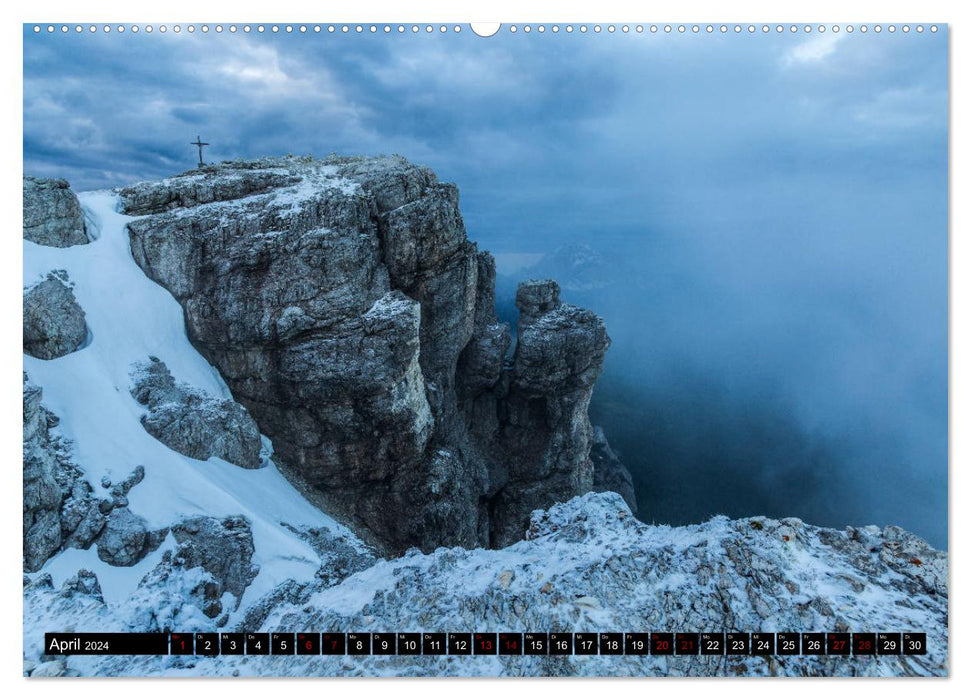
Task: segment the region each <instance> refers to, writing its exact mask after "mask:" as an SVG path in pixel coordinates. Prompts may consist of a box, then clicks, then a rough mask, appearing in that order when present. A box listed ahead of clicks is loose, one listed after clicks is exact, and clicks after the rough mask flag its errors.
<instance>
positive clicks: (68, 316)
mask: <svg viewBox="0 0 971 700" xmlns="http://www.w3.org/2000/svg"><path fill="white" fill-rule="evenodd" d="M63 277H64V279H66V275H64V276H63ZM87 334H88V326H87V324H86V323H85V320H84V310H83V309H82V308H81V307H80V305H79V304H78V302H77V299H75V298H74V292H73V291H72V290H71V288H70V287H69V286H68V285H66V284H65V283H64V280H63V279H62V278H61V277H58V276H56V275H53V274H52V275H49V276H48V277H47V279H45V280H44V281H43V282H41V283H40V284H37V285H34V286H33V287H31V288H30V289H29V290H28V291H27V292H26V293H24V352H26V353H27V354H28V355H31V356H32V357H37V358H40V359H41V360H53V359H54V358H57V357H63V356H64V355H67V354H69V353H72V352H74V351H75V350H77V349H78V348H79V347H80V346H81V345H82V344H83V343H84V341H85V338H87Z"/></svg>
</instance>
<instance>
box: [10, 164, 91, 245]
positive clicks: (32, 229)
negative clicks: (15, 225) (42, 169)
mask: <svg viewBox="0 0 971 700" xmlns="http://www.w3.org/2000/svg"><path fill="white" fill-rule="evenodd" d="M24 238H26V239H27V240H28V241H33V242H34V243H39V244H40V245H47V246H53V247H55V248H67V247H69V246H72V245H82V244H84V243H87V242H88V236H87V233H86V232H85V225H84V213H83V212H82V211H81V204H80V203H79V202H78V198H77V197H76V196H75V194H74V192H72V191H71V187H70V185H69V184H68V183H67V180H48V179H42V178H36V177H28V176H25V177H24Z"/></svg>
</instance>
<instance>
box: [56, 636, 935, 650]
mask: <svg viewBox="0 0 971 700" xmlns="http://www.w3.org/2000/svg"><path fill="white" fill-rule="evenodd" d="M44 649H45V653H47V654H51V655H65V656H69V655H74V654H83V655H121V656H131V655H155V656H162V655H169V654H174V655H186V656H220V655H222V656H235V655H244V654H245V655H251V656H254V655H255V656H260V655H263V656H320V655H324V656H335V655H336V656H346V655H350V656H422V655H423V656H558V655H559V656H612V655H616V656H620V655H625V656H648V655H652V656H899V655H924V654H926V653H927V634H926V633H924V632H853V633H850V632H449V633H445V632H221V633H220V632H196V633H192V632H172V633H101V632H94V633H84V632H48V633H46V634H45V635H44Z"/></svg>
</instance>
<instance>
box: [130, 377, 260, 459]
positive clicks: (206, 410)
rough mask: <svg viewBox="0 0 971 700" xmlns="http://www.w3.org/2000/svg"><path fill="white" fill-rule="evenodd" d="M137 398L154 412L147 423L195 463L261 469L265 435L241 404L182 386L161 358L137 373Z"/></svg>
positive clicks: (151, 430) (134, 387) (133, 390)
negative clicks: (224, 463)
mask: <svg viewBox="0 0 971 700" xmlns="http://www.w3.org/2000/svg"><path fill="white" fill-rule="evenodd" d="M131 394H132V396H134V397H135V400H136V401H138V402H139V403H140V404H142V405H144V406H146V407H147V408H148V413H147V414H146V415H144V416H143V417H142V425H143V426H145V430H147V431H148V432H149V433H150V434H151V435H153V436H155V437H156V438H158V439H159V441H161V442H163V443H164V444H166V445H168V446H169V447H171V448H172V449H173V450H175V451H177V452H181V453H182V454H184V455H186V456H188V457H192V458H194V459H202V460H206V459H209V458H210V457H221V458H222V459H224V460H226V461H227V462H230V463H232V464H236V465H238V466H240V467H245V468H247V469H256V468H258V467H259V466H260V462H261V459H260V449H261V446H262V443H261V441H260V431H259V428H258V427H257V425H256V422H255V421H254V420H253V419H252V418H251V417H250V415H249V413H248V412H247V411H246V409H245V408H243V407H242V406H240V405H239V404H238V403H236V402H235V401H230V400H228V399H218V398H214V397H211V396H205V395H203V394H201V393H199V392H197V391H194V390H193V389H192V388H191V387H189V386H188V385H186V384H177V383H176V381H175V379H174V378H173V377H172V374H171V373H170V372H169V370H168V368H167V367H166V366H165V363H164V362H162V361H161V360H159V359H157V358H150V359H149V360H148V362H145V363H142V364H140V365H138V366H137V367H136V368H135V370H134V371H133V372H132V387H131Z"/></svg>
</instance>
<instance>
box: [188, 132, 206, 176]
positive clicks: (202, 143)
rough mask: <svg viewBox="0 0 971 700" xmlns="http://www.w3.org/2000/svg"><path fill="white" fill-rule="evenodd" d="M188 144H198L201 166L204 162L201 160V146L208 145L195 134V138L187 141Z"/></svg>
mask: <svg viewBox="0 0 971 700" xmlns="http://www.w3.org/2000/svg"><path fill="white" fill-rule="evenodd" d="M189 145H190V146H198V147H199V167H200V168H201V167H202V166H203V165H205V163H203V162H202V147H203V146H208V145H209V144H208V143H206V142H205V141H203V140H202V139H201V138H199V137H198V136H196V140H195V141H190V142H189Z"/></svg>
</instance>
